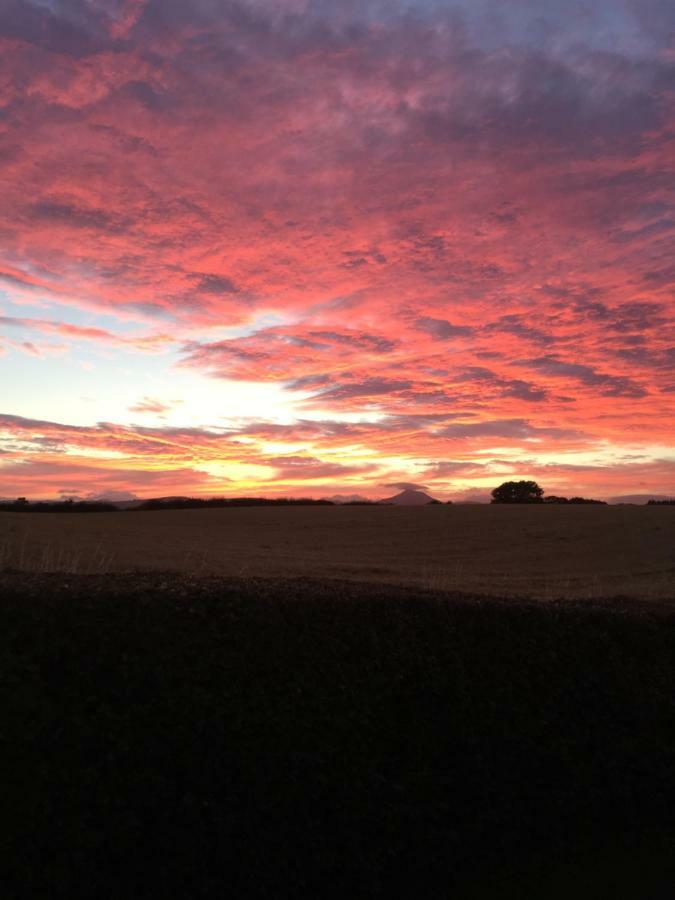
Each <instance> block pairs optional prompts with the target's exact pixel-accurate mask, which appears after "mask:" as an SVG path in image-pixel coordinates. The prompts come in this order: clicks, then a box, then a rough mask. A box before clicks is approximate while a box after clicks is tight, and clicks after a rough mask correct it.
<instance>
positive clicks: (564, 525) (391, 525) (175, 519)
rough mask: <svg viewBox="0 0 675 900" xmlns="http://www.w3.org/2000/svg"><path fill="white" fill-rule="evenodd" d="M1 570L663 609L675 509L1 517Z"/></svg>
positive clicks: (670, 582)
mask: <svg viewBox="0 0 675 900" xmlns="http://www.w3.org/2000/svg"><path fill="white" fill-rule="evenodd" d="M0 570H14V571H25V572H38V573H40V572H48V571H62V572H73V573H77V574H104V573H112V572H120V573H121V572H125V573H128V572H134V571H139V572H179V573H181V574H187V575H200V576H201V575H221V576H227V577H244V578H260V577H263V578H265V577H271V578H273V577H309V578H330V579H336V580H348V581H362V582H376V583H382V584H398V585H408V586H414V587H424V588H430V589H434V590H442V591H459V592H466V593H471V594H475V593H478V594H486V595H493V596H505V597H509V596H514V597H526V598H536V599H542V600H548V599H557V598H562V597H567V598H572V599H585V598H602V597H617V596H622V597H628V598H634V599H643V600H651V601H663V600H669V599H672V598H674V597H675V507H631V506H614V507H612V506H599V507H580V506H576V507H541V506H538V507H537V506H534V507H533V506H431V507H424V508H395V507H379V506H373V507H296V508H292V507H282V508H271V507H268V508H239V509H207V510H167V511H157V512H118V513H96V514H88V515H67V514H66V515H64V514H42V515H38V514H15V513H0Z"/></svg>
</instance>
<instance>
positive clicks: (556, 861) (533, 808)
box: [0, 575, 675, 900]
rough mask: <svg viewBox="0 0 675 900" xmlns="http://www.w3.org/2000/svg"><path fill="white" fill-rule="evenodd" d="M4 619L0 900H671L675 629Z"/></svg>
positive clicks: (115, 599) (14, 589)
mask: <svg viewBox="0 0 675 900" xmlns="http://www.w3.org/2000/svg"><path fill="white" fill-rule="evenodd" d="M0 599H1V602H0V652H1V662H2V670H1V671H2V676H1V682H0V684H1V685H2V698H1V702H2V752H3V755H4V756H5V760H4V761H3V763H2V768H3V772H4V773H5V776H7V775H8V774H11V776H12V777H11V780H6V779H5V780H6V786H5V788H4V796H3V798H2V810H3V813H2V814H3V817H4V820H3V822H2V828H1V829H0V833H1V835H2V842H3V843H4V844H5V845H6V846H5V847H4V848H3V849H4V854H3V856H4V858H5V859H6V860H9V868H8V870H7V871H6V872H5V875H4V876H3V897H6V898H15V897H16V898H24V897H30V898H42V897H50V898H61V897H63V898H78V897H96V898H102V897H115V898H121V897H130V898H145V897H148V898H150V897H153V898H155V897H161V898H165V897H181V898H202V897H222V896H232V897H237V898H239V897H241V898H249V897H255V898H257V897H269V898H281V897H293V898H295V897H312V898H315V897H316V898H318V897H356V898H369V897H375V896H390V895H392V894H393V893H394V892H396V893H397V894H398V895H399V896H406V897H411V898H413V897H415V898H417V897H421V898H426V897H428V898H435V897H443V898H445V897H458V898H463V897H504V896H514V897H519V898H523V900H530V898H532V900H545V898H567V897H569V896H570V895H571V894H574V895H576V896H588V897H595V898H609V897H612V898H617V897H626V898H628V897H630V898H640V900H648V898H656V897H664V896H669V895H670V888H671V886H672V883H673V877H675V870H674V865H673V855H674V854H673V849H674V847H675V769H674V766H673V760H674V755H673V748H672V738H673V734H675V696H674V692H673V683H674V681H673V676H674V675H675V672H674V668H675V617H673V615H672V613H668V612H663V611H661V612H660V613H648V612H646V611H645V610H644V609H643V610H642V611H641V612H637V611H635V607H633V608H631V606H630V605H629V606H628V607H626V608H625V609H623V610H622V609H620V608H618V607H617V608H615V609H612V608H611V607H598V606H593V605H589V604H585V605H581V604H578V605H577V604H571V603H566V604H560V603H554V604H546V605H541V604H539V605H538V604H535V603H528V602H515V601H513V600H511V601H510V602H509V603H501V602H499V601H497V600H495V601H485V600H475V599H474V600H472V599H471V598H466V597H465V598H461V597H458V596H455V597H452V596H449V595H441V594H432V593H427V594H425V593H424V592H421V591H419V590H417V591H410V590H404V589H402V588H395V587H386V586H380V587H375V586H372V585H371V586H359V585H357V584H354V583H351V584H346V583H343V584H339V583H336V582H332V583H325V582H324V583H322V582H317V581H295V582H293V581H280V580H277V581H236V580H228V581H224V580H216V579H210V580H209V579H202V580H197V581H195V580H192V581H190V580H185V579H183V580H181V579H178V578H177V577H175V576H170V577H165V576H156V575H146V576H117V577H82V576H63V575H61V576H32V577H29V578H28V577H26V576H12V575H5V576H0ZM7 755H9V758H7Z"/></svg>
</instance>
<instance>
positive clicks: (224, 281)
mask: <svg viewBox="0 0 675 900" xmlns="http://www.w3.org/2000/svg"><path fill="white" fill-rule="evenodd" d="M194 278H195V279H196V281H197V290H199V291H203V292H204V293H205V294H238V293H239V288H238V287H237V286H236V284H235V283H234V282H233V281H232V279H231V278H228V277H227V276H225V275H195V276H194Z"/></svg>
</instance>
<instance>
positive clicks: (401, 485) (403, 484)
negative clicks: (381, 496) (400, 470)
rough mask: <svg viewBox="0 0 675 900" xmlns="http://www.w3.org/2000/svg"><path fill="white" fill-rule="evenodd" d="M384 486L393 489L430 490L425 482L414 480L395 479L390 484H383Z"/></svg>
mask: <svg viewBox="0 0 675 900" xmlns="http://www.w3.org/2000/svg"><path fill="white" fill-rule="evenodd" d="M382 487H383V488H390V489H391V490H393V491H426V490H428V488H427V486H426V485H425V484H416V483H415V482H413V481H393V482H390V483H388V484H383V485H382Z"/></svg>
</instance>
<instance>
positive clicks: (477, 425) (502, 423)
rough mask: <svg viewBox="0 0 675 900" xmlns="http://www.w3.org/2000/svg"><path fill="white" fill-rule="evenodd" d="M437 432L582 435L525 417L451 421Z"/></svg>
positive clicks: (519, 437)
mask: <svg viewBox="0 0 675 900" xmlns="http://www.w3.org/2000/svg"><path fill="white" fill-rule="evenodd" d="M437 434H440V435H442V436H443V437H449V438H474V437H495V438H509V439H515V440H527V439H529V438H543V437H548V438H561V439H565V438H568V439H576V438H579V437H581V436H582V433H581V432H579V431H574V430H571V429H565V428H537V427H535V426H534V425H530V423H529V422H527V421H526V420H525V419H493V420H491V421H486V422H471V423H459V422H457V423H453V424H451V425H446V426H445V427H444V428H442V429H441V430H440V431H438V432H437Z"/></svg>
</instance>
